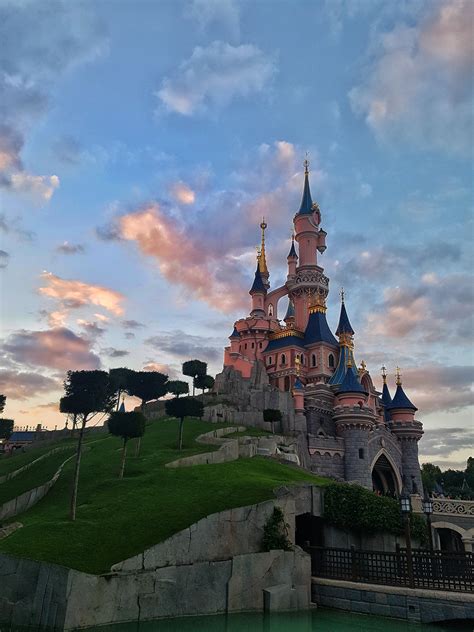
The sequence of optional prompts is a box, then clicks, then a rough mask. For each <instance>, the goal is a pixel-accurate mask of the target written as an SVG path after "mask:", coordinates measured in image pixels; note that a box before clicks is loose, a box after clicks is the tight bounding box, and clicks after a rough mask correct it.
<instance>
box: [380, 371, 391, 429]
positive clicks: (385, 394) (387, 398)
mask: <svg viewBox="0 0 474 632" xmlns="http://www.w3.org/2000/svg"><path fill="white" fill-rule="evenodd" d="M382 380H383V388H382V397H381V398H380V399H381V402H382V404H383V416H384V420H385V423H388V422H389V421H390V406H391V405H392V396H391V395H390V391H389V390H388V386H387V373H386V368H385V367H384V366H383V367H382Z"/></svg>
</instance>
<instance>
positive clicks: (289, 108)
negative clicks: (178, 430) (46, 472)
mask: <svg viewBox="0 0 474 632" xmlns="http://www.w3.org/2000/svg"><path fill="white" fill-rule="evenodd" d="M473 7H474V4H473V3H472V2H471V1H470V0H466V1H464V2H463V1H462V0H446V1H445V2H436V1H435V0H427V1H425V2H423V1H419V2H418V1H411V0H410V1H408V0H407V1H393V2H387V0H326V1H325V2H324V1H323V0H313V1H299V2H297V1H295V0H292V1H290V0H288V1H284V0H279V1H273V2H270V0H267V1H263V0H260V1H257V2H255V1H252V2H251V1H250V0H249V1H242V2H238V1H237V0H183V1H179V0H173V1H171V0H169V1H164V0H162V1H158V0H157V1H151V0H148V1H145V0H139V1H137V0H133V1H132V0H130V1H128V0H117V1H115V2H112V1H110V0H109V1H102V0H98V1H96V2H92V0H90V1H88V2H58V1H55V0H54V1H53V0H41V1H38V2H36V1H31V0H0V268H1V269H0V284H1V296H0V301H1V312H0V316H1V329H2V332H1V337H2V340H1V355H2V364H1V367H0V392H3V393H4V394H6V395H7V398H8V401H7V407H6V409H5V413H4V416H6V417H10V418H14V419H15V421H16V423H17V424H18V425H30V426H31V425H35V424H36V423H40V422H41V423H43V424H45V425H46V426H49V427H54V426H55V425H56V424H58V425H59V426H62V425H63V424H64V419H63V418H62V417H61V416H60V415H59V413H58V412H57V406H58V404H57V402H58V399H59V397H60V396H61V392H62V380H63V379H64V374H65V371H66V370H68V369H94V368H103V369H108V368H110V367H118V366H128V367H130V368H135V369H142V368H144V367H148V368H149V369H152V368H157V369H160V368H161V370H164V371H166V372H168V373H169V375H170V376H172V377H173V378H176V377H178V376H179V372H180V366H181V362H182V361H184V360H187V359H190V358H194V357H197V358H200V359H203V360H206V361H207V362H208V363H209V370H210V372H211V373H213V374H215V373H216V372H218V371H219V370H220V369H221V367H222V356H223V353H222V350H223V347H224V346H225V345H226V344H227V342H228V340H227V337H228V336H229V334H230V333H231V331H232V325H233V322H234V320H235V319H236V318H238V317H241V316H245V315H247V314H248V311H249V309H250V297H249V295H248V290H249V288H250V285H251V280H252V276H253V272H254V268H255V246H256V244H257V243H258V240H259V228H258V224H259V223H260V221H261V217H262V215H265V218H266V221H267V223H268V229H267V248H268V250H267V260H268V264H269V269H270V282H271V284H272V287H276V286H278V285H280V284H281V283H282V282H283V281H284V279H285V276H286V255H287V252H288V250H289V244H290V230H291V222H292V218H293V215H294V213H295V212H296V210H297V208H298V206H299V202H300V198H301V192H302V184H303V175H302V171H303V165H302V163H303V159H304V157H305V152H309V158H310V163H311V167H310V169H311V189H312V194H313V199H316V200H317V201H318V203H319V205H320V207H321V212H322V226H323V228H324V229H325V230H326V231H327V233H328V237H327V245H328V248H327V251H326V252H325V253H324V255H323V256H322V257H320V260H319V262H320V264H321V265H322V266H324V268H325V271H326V274H327V275H328V276H329V278H330V284H331V285H330V288H331V290H330V297H329V310H328V321H329V324H330V326H331V327H332V328H333V330H334V329H335V325H336V324H337V318H338V309H339V307H338V304H339V288H340V286H341V285H343V286H344V288H345V292H346V306H347V309H348V312H349V316H350V319H351V322H352V325H353V327H354V329H355V331H356V335H355V344H356V358H357V361H358V362H360V361H361V360H365V361H366V363H367V365H368V368H369V369H370V371H371V375H372V377H373V378H374V381H375V383H376V385H378V386H381V379H380V377H379V376H380V367H381V366H382V364H385V366H387V368H388V372H389V385H390V387H391V389H392V390H393V388H394V381H395V380H394V372H395V367H396V366H397V365H399V366H400V367H401V368H402V377H403V385H404V388H405V390H406V392H407V394H408V396H409V397H410V399H412V401H413V402H414V403H415V404H416V405H417V406H418V408H419V412H418V414H417V417H418V419H420V421H423V423H424V425H425V431H426V435H425V437H424V439H423V440H422V442H421V443H420V452H421V460H422V461H426V460H431V461H434V462H436V463H438V464H440V465H444V466H456V467H457V466H460V467H461V466H462V467H463V466H464V461H465V459H466V458H467V456H469V454H472V452H473V449H472V446H473V443H474V433H473V425H474V424H473V415H472V382H473V373H474V371H473V368H472V365H473V362H472V360H473V347H472V329H473V320H472V311H473V284H472V269H473V257H472V238H473V227H472V201H473V189H472V180H471V177H472V134H473V127H472V95H473V85H472V74H471V73H472V66H471V64H472V55H473V51H472V38H471V35H472V29H473ZM285 307H286V306H285V305H281V308H282V310H283V309H284V308H285ZM279 315H280V317H281V318H282V317H283V315H284V314H283V313H281V314H279ZM470 405H471V408H470V407H469V406H470Z"/></svg>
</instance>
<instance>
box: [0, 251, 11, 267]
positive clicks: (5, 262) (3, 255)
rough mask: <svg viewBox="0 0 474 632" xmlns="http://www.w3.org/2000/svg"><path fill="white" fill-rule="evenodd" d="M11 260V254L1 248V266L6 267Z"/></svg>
mask: <svg viewBox="0 0 474 632" xmlns="http://www.w3.org/2000/svg"><path fill="white" fill-rule="evenodd" d="M9 260H10V255H9V254H8V252H5V250H0V268H6V267H7V265H8V262H9Z"/></svg>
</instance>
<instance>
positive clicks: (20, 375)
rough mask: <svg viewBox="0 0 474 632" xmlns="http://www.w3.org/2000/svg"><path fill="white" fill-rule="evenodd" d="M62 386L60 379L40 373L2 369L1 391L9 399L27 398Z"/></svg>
mask: <svg viewBox="0 0 474 632" xmlns="http://www.w3.org/2000/svg"><path fill="white" fill-rule="evenodd" d="M60 388H61V382H60V381H59V380H55V379H53V378H51V377H47V376H45V375H40V374H39V373H34V372H32V371H15V370H11V369H0V392H2V393H4V394H5V395H6V396H7V397H8V399H20V400H26V399H30V398H32V397H35V396H37V395H43V394H45V393H50V392H51V391H56V390H59V389H60ZM56 407H57V404H56Z"/></svg>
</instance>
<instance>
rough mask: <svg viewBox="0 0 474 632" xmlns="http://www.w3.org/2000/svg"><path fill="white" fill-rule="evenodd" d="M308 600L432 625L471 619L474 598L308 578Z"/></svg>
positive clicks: (431, 591)
mask: <svg viewBox="0 0 474 632" xmlns="http://www.w3.org/2000/svg"><path fill="white" fill-rule="evenodd" d="M311 592H312V600H313V601H314V602H315V603H317V604H318V605H320V606H327V607H328V608H337V609H339V610H349V611H351V612H361V613H364V614H375V615H381V616H385V617H395V618H398V619H407V620H408V621H419V622H421V623H432V622H435V621H447V620H450V619H474V595H473V594H470V593H455V592H446V591H442V590H425V589H419V588H401V587H398V586H378V585H375V584H360V583H355V582H346V581H340V580H335V579H322V578H319V577H318V578H316V577H313V579H312V590H311Z"/></svg>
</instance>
